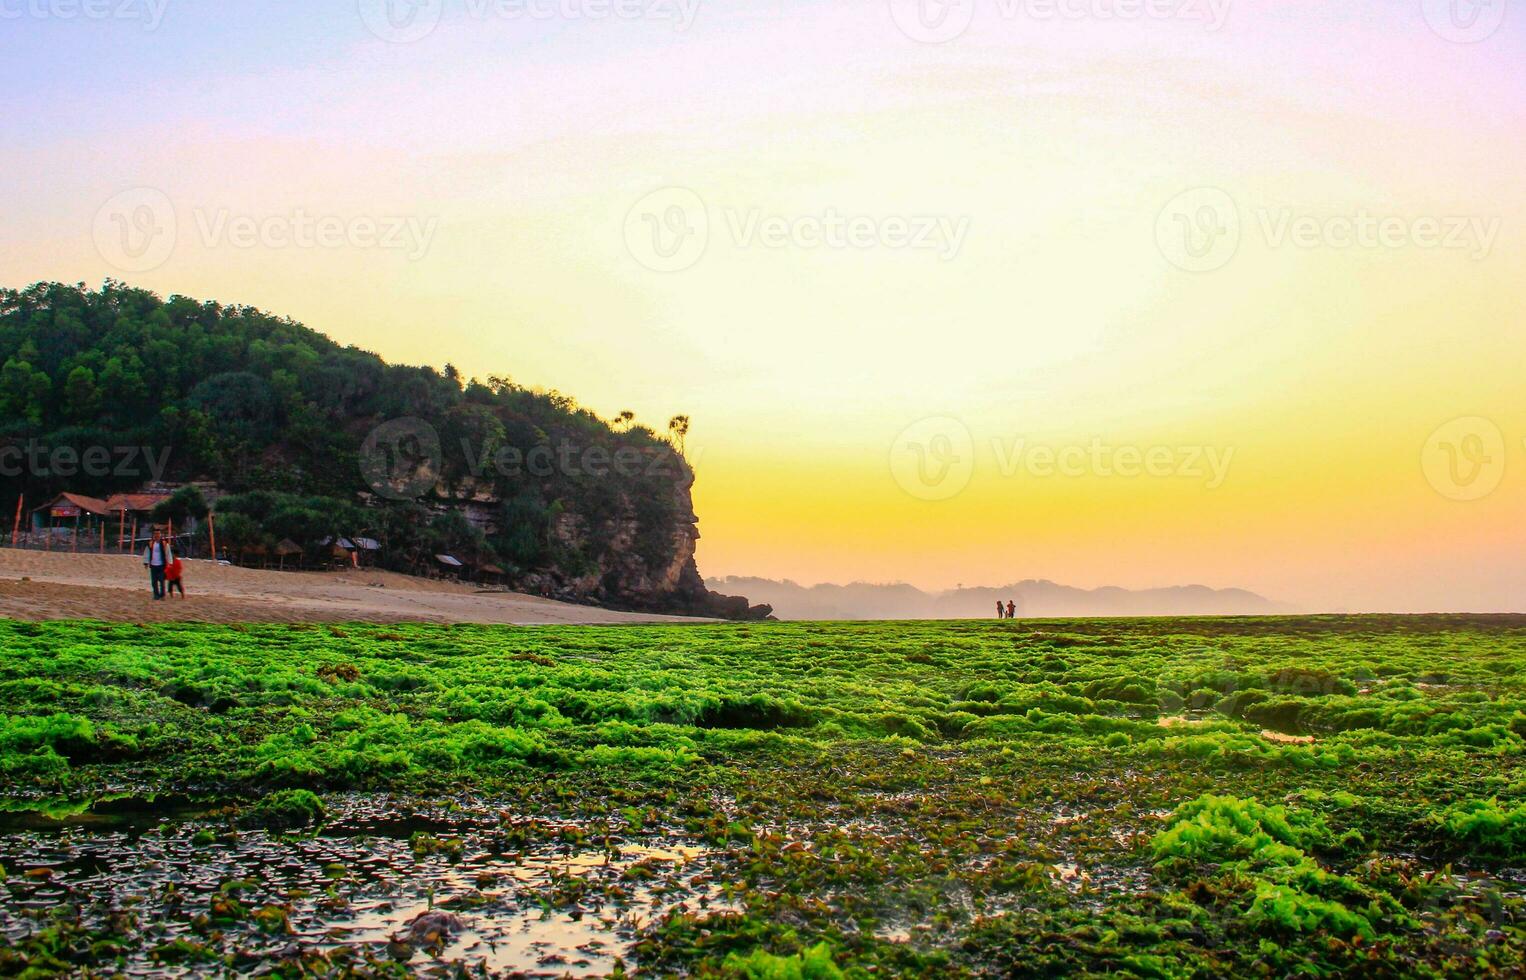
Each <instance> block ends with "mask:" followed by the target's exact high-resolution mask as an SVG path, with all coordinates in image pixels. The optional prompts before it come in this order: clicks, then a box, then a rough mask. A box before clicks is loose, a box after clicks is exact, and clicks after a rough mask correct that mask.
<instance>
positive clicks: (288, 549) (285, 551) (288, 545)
mask: <svg viewBox="0 0 1526 980" xmlns="http://www.w3.org/2000/svg"><path fill="white" fill-rule="evenodd" d="M301 553H302V546H301V545H300V544H297V542H295V541H293V540H292V539H291V538H282V539H281V543H280V544H278V545H276V554H278V555H298V554H301Z"/></svg>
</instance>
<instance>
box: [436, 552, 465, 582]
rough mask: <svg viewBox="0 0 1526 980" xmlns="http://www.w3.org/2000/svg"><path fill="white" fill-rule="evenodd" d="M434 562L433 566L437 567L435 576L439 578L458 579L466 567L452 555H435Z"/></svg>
mask: <svg viewBox="0 0 1526 980" xmlns="http://www.w3.org/2000/svg"><path fill="white" fill-rule="evenodd" d="M434 560H435V565H436V566H437V568H436V574H438V575H441V576H452V577H455V578H460V577H461V573H462V572H463V571H464V570H465V568H466V566H465V565H463V564H462V563H461V559H459V558H456V557H455V556H454V555H435V556H434Z"/></svg>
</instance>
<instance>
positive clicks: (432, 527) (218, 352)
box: [0, 281, 690, 575]
mask: <svg viewBox="0 0 1526 980" xmlns="http://www.w3.org/2000/svg"><path fill="white" fill-rule="evenodd" d="M396 419H419V420H422V421H423V422H425V423H427V424H428V425H429V426H431V427H432V428H433V430H434V432H435V433H437V434H438V438H439V446H440V450H441V452H440V457H439V460H438V464H439V465H438V476H439V478H440V482H439V493H438V494H437V493H436V492H435V491H434V490H432V489H426V490H425V491H423V492H422V494H421V495H420V496H422V498H423V499H422V500H421V501H405V502H389V501H385V500H380V499H375V500H372V501H371V502H370V506H367V507H362V506H360V500H361V497H360V496H359V494H360V493H361V492H362V491H365V490H367V489H368V487H367V484H366V482H365V479H364V477H363V472H362V466H361V459H360V452H361V448H362V445H363V442H364V440H365V438H366V436H367V434H368V433H369V432H371V431H372V430H373V429H374V428H375V427H376V426H377V425H378V424H380V423H383V422H386V421H390V420H396ZM674 422H675V424H676V428H677V431H678V432H679V434H680V435H681V433H682V431H683V428H684V424H685V421H684V420H683V419H676V420H674ZM5 446H10V447H15V448H18V449H23V450H25V451H27V452H28V453H29V456H28V457H27V458H28V459H37V458H41V459H44V460H48V459H51V458H52V453H53V452H54V450H56V449H59V448H65V449H68V450H72V451H73V453H75V454H76V455H75V456H73V457H72V459H74V460H79V459H82V458H84V457H83V454H84V453H85V451H86V450H87V449H89V448H90V447H107V448H108V449H115V448H116V447H145V448H147V449H148V450H150V453H151V455H152V456H153V458H155V459H156V460H157V459H158V458H159V454H160V453H161V452H168V457H167V467H168V468H167V471H166V472H165V473H164V477H165V479H167V480H172V481H187V480H195V479H205V480H211V481H213V482H215V483H216V484H217V485H218V486H219V487H220V488H222V489H223V490H226V491H230V492H234V493H242V494H248V493H259V494H264V495H265V496H264V497H261V498H257V499H256V500H255V501H254V502H252V503H251V502H250V500H249V499H248V498H245V500H244V505H243V506H242V507H239V506H234V507H232V508H230V511H231V510H237V511H238V512H239V515H240V516H239V517H237V518H234V520H233V521H232V523H231V524H230V525H228V526H227V528H226V531H225V535H224V540H223V542H222V543H226V544H229V545H234V546H240V545H242V546H247V547H256V546H257V547H263V548H269V547H271V546H273V545H275V544H276V543H278V542H279V541H281V540H282V539H286V538H290V539H292V540H294V541H295V542H296V543H298V544H301V545H304V546H307V547H309V548H313V549H316V547H317V542H319V541H321V540H322V539H323V538H326V537H328V536H330V535H335V534H338V535H344V536H350V537H353V536H356V535H364V536H367V537H374V538H379V539H384V543H386V544H387V545H388V547H387V548H386V549H385V550H384V551H383V561H384V562H385V563H388V564H389V565H391V566H393V567H398V568H403V569H408V568H411V567H412V566H413V565H414V564H415V563H416V562H417V560H418V558H419V556H420V555H427V554H429V553H430V550H431V549H432V548H440V547H443V548H447V549H451V550H460V551H463V552H465V553H468V554H471V555H473V556H480V557H481V558H483V559H484V560H496V561H500V562H502V563H504V564H506V565H512V566H514V568H515V570H530V569H536V568H556V569H560V570H562V571H564V572H567V573H568V574H571V575H577V574H581V573H582V572H583V571H585V570H587V569H588V568H590V567H592V566H593V565H594V564H595V563H597V562H598V560H599V558H600V557H601V556H602V555H603V554H604V552H605V551H606V550H607V549H608V548H609V547H610V545H611V542H612V539H613V538H614V535H615V533H616V531H615V523H614V519H615V518H622V517H623V518H628V519H630V520H632V521H634V522H635V523H636V524H637V528H638V529H637V532H636V540H635V548H636V551H637V553H638V554H639V556H640V557H641V558H642V559H643V560H644V561H646V562H647V564H648V566H649V567H658V566H662V565H664V564H666V563H667V562H669V561H671V559H672V555H673V546H674V535H673V529H674V528H675V526H676V525H677V523H678V522H679V521H680V519H681V518H684V517H685V515H684V514H683V513H682V512H681V508H682V504H681V503H680V501H679V494H678V493H677V492H676V491H678V490H683V489H685V488H686V486H687V481H688V480H689V479H690V475H689V471H688V467H687V465H686V464H685V463H684V462H683V461H682V459H681V457H680V456H679V455H678V454H677V453H675V452H674V450H673V448H672V447H671V446H670V445H669V443H668V442H667V441H666V440H664V439H661V438H659V437H658V436H657V435H656V434H655V433H653V432H652V431H651V430H650V429H648V428H646V427H644V426H639V425H634V424H632V423H631V420H630V419H629V418H628V417H626V418H623V419H622V421H621V423H620V424H619V425H618V426H612V425H610V424H609V423H607V422H605V421H603V420H601V419H600V418H598V417H597V416H596V415H594V413H592V412H590V411H588V410H586V409H582V408H579V407H578V406H577V405H576V404H575V403H574V402H573V401H572V400H571V399H570V398H567V397H565V396H563V395H560V394H557V393H555V392H549V393H548V392H541V391H532V390H527V389H525V388H522V387H519V386H518V385H515V384H514V383H512V382H511V381H508V380H506V379H505V378H501V377H494V378H491V379H489V380H487V381H486V382H483V381H478V380H475V379H473V380H470V381H468V380H465V379H463V378H462V377H461V376H460V375H459V373H458V372H457V371H456V370H455V369H454V368H453V367H450V366H447V367H446V368H445V370H444V372H443V373H441V372H438V371H436V370H434V369H433V368H428V367H409V366H403V365H392V364H387V363H385V362H383V361H382V360H381V358H379V357H377V356H376V355H374V354H371V353H368V352H366V351H362V350H358V349H356V348H353V347H341V346H340V345H338V344H336V343H334V342H333V341H331V340H329V339H328V338H327V337H325V336H323V335H322V334H319V333H317V332H315V331H313V330H310V329H308V328H306V327H304V326H302V325H301V324H299V323H295V322H293V321H292V320H289V319H285V318H281V317H276V316H271V315H269V314H267V313H263V312H261V311H259V310H256V309H252V308H250V307H246V306H225V305H222V304H220V303H215V302H201V301H197V300H193V299H189V298H187V297H184V296H171V297H170V298H169V299H168V300H163V299H160V298H159V297H158V296H156V295H154V294H152V293H150V292H147V291H145V290H141V289H133V288H130V287H127V286H125V285H122V284H120V283H116V282H112V281H107V282H106V283H105V285H103V286H102V287H101V288H100V289H98V290H89V289H85V288H84V287H82V286H70V285H64V284H60V283H38V284H36V285H33V286H30V287H28V288H26V289H21V290H15V289H5V290H0V447H5ZM564 446H570V447H572V448H573V450H574V451H575V452H577V453H586V452H588V451H594V452H597V453H599V454H602V455H601V456H600V457H599V458H601V459H603V458H610V457H613V456H614V455H615V454H616V453H618V452H620V451H621V450H624V451H626V452H627V453H632V452H634V453H636V454H639V456H640V458H641V459H642V460H643V461H644V464H645V465H632V466H628V467H611V466H607V465H606V466H599V467H592V468H589V467H565V466H560V465H558V466H550V467H534V466H526V465H514V466H505V465H492V463H491V461H494V460H499V459H502V458H504V457H500V456H499V455H498V454H499V452H500V450H505V449H508V450H512V451H514V452H515V453H517V454H518V456H517V457H514V458H515V459H520V460H522V459H527V458H534V457H532V456H531V454H532V453H534V452H536V451H537V448H538V447H539V449H540V451H541V452H547V451H555V452H560V451H561V447H564ZM633 458H634V457H633ZM143 459H144V457H142V456H139V457H135V461H134V465H132V466H131V467H127V468H126V469H127V470H128V471H127V472H120V471H119V470H122V469H123V467H120V466H118V464H119V463H120V462H121V459H120V458H119V457H117V456H113V457H111V461H110V465H108V466H105V467H98V468H97V469H99V470H104V472H94V471H90V472H87V471H86V470H85V468H84V467H81V466H79V465H78V464H77V463H70V464H69V465H68V466H65V467H55V466H51V465H46V464H44V465H41V466H31V465H28V466H25V467H21V468H20V470H21V472H20V475H15V474H14V473H7V474H6V475H3V476H0V501H8V502H10V504H11V506H14V503H15V500H16V498H17V496H18V495H19V494H22V493H25V494H26V496H27V499H28V500H31V501H34V502H38V503H40V502H42V501H43V500H46V499H47V498H49V497H51V496H52V495H54V494H56V493H58V492H60V491H63V490H70V491H74V492H79V493H86V494H93V495H98V496H104V495H106V494H109V493H111V492H113V491H120V490H133V489H137V488H138V487H139V486H141V485H142V484H144V483H146V482H147V481H148V479H149V477H150V476H151V475H153V474H151V473H150V472H149V471H148V467H147V466H146V465H145V464H144V462H143ZM484 461H489V463H488V464H487V465H484ZM470 493H478V494H481V493H486V494H488V495H490V496H491V497H492V498H493V499H494V500H495V501H496V503H495V505H494V506H496V507H497V509H498V513H497V514H496V515H495V517H496V522H495V524H496V529H497V530H496V533H495V534H493V535H492V537H491V539H490V540H489V539H485V538H484V537H483V536H482V534H481V533H480V532H477V531H475V530H474V528H473V527H472V526H471V525H470V524H467V523H466V522H464V521H462V520H460V519H459V515H458V514H455V513H451V512H447V513H443V514H442V513H441V508H439V507H434V506H429V505H430V504H440V503H446V502H450V501H453V500H455V499H456V498H457V497H463V498H464V497H466V496H468V495H469V494H470ZM7 513H9V512H7ZM562 514H568V515H572V516H574V517H576V518H578V519H580V520H581V521H582V524H583V533H581V534H580V535H577V536H576V538H575V539H574V540H572V541H570V542H569V541H568V540H565V539H564V538H565V536H564V538H558V537H557V536H556V535H555V534H553V533H552V532H553V527H554V524H555V522H556V520H557V518H558V516H559V515H562Z"/></svg>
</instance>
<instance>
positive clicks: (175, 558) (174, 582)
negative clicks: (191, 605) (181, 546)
mask: <svg viewBox="0 0 1526 980" xmlns="http://www.w3.org/2000/svg"><path fill="white" fill-rule="evenodd" d="M184 576H185V569H184V568H182V567H181V565H180V556H179V555H171V556H170V563H169V564H168V565H166V566H164V597H165V598H166V599H167V598H169V597H170V596H172V595H174V594H175V593H176V592H179V593H180V598H182V599H184V598H185V586H184V585H182V584H181V579H182V578H183V577H184Z"/></svg>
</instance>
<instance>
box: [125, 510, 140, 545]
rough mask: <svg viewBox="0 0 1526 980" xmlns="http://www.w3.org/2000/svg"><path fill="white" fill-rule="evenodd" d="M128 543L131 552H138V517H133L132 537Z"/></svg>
mask: <svg viewBox="0 0 1526 980" xmlns="http://www.w3.org/2000/svg"><path fill="white" fill-rule="evenodd" d="M127 544H128V548H127V550H128V552H129V553H136V552H137V550H138V519H137V518H136V517H134V518H133V519H132V538H131V540H129V541H128V542H127Z"/></svg>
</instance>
